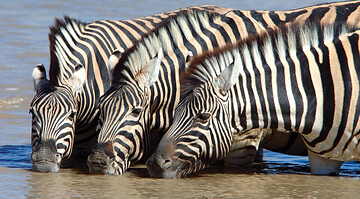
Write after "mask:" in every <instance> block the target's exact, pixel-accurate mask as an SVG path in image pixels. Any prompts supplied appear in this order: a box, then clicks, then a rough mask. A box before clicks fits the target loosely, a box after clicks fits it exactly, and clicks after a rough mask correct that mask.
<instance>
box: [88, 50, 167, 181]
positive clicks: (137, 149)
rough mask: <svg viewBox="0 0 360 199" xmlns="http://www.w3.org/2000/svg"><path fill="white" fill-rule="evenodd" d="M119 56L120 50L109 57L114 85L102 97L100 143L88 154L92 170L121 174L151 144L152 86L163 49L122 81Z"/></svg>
mask: <svg viewBox="0 0 360 199" xmlns="http://www.w3.org/2000/svg"><path fill="white" fill-rule="evenodd" d="M120 57H121V50H120V51H115V52H114V53H113V55H112V56H111V57H110V58H109V68H110V69H111V71H112V75H111V78H112V86H111V88H110V89H109V90H108V91H107V92H106V93H105V94H104V96H103V97H102V98H101V99H100V103H99V110H100V117H99V125H98V131H99V137H98V144H97V146H96V147H95V149H94V151H93V153H92V154H91V155H90V156H89V157H88V167H89V171H90V173H100V174H110V175H121V174H122V173H123V172H124V171H125V170H126V169H127V168H128V167H129V166H130V163H131V162H136V161H138V160H140V159H141V158H142V157H143V155H144V153H145V151H146V148H147V147H148V143H147V142H149V140H148V139H149V138H148V132H147V131H148V129H149V128H150V127H149V125H150V124H149V123H148V121H149V117H150V110H149V109H150V107H149V98H150V94H151V93H150V89H151V87H152V85H153V83H154V82H155V81H156V80H157V79H158V75H159V70H160V65H161V59H162V57H163V52H162V49H161V48H160V50H159V52H158V53H157V55H156V56H155V57H153V58H152V59H150V61H148V62H147V63H145V64H144V65H143V66H140V67H139V68H141V70H139V71H138V72H137V75H135V77H134V78H125V79H126V80H125V81H121V83H119V82H117V81H118V80H117V79H114V78H115V77H114V70H117V69H114V67H115V65H116V67H121V66H120V65H119V63H120V62H118V61H119V59H120ZM124 72H126V69H125V71H124ZM123 80H124V79H123Z"/></svg>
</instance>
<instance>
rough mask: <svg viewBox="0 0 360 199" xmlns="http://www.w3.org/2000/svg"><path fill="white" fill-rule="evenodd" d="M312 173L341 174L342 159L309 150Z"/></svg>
mask: <svg viewBox="0 0 360 199" xmlns="http://www.w3.org/2000/svg"><path fill="white" fill-rule="evenodd" d="M308 155H309V163H310V170H311V174H313V175H339V172H340V167H341V165H342V164H343V162H342V161H336V160H330V159H326V158H323V157H320V156H319V155H317V154H315V153H313V152H311V151H310V150H308Z"/></svg>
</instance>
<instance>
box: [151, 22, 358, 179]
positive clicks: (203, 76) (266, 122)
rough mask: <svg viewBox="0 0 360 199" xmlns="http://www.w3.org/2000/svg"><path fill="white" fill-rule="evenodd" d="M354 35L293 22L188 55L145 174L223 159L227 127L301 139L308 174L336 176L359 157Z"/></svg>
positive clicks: (350, 30) (170, 173) (167, 173)
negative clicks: (169, 120) (170, 115)
mask: <svg viewBox="0 0 360 199" xmlns="http://www.w3.org/2000/svg"><path fill="white" fill-rule="evenodd" d="M359 36H360V29H358V27H356V28H354V27H351V26H350V27H348V26H346V25H344V24H334V25H332V26H322V25H321V24H320V23H319V22H314V23H309V25H305V26H299V25H298V24H295V25H293V26H289V27H284V28H282V29H280V30H275V31H269V32H268V33H264V34H261V35H258V36H253V37H250V38H247V39H244V40H240V41H239V42H238V43H237V44H235V45H228V46H226V47H223V48H219V49H215V50H213V51H209V52H206V53H204V54H202V55H199V56H197V57H194V58H193V60H192V62H191V63H190V65H189V68H188V69H187V71H186V72H184V73H183V74H182V75H181V80H180V82H181V93H182V95H183V100H182V101H181V102H180V103H179V105H178V106H177V108H176V111H175V116H174V122H173V124H172V125H171V127H170V128H169V130H168V132H167V133H166V134H165V135H164V136H163V138H162V140H161V142H160V144H159V146H158V148H157V150H156V152H155V153H154V154H153V156H152V157H151V158H150V159H149V160H148V161H147V166H148V169H149V171H150V174H151V175H152V176H154V177H163V178H176V177H183V176H186V175H187V174H189V173H192V172H196V171H199V170H201V169H203V168H205V167H206V166H208V165H210V164H211V163H213V162H214V161H216V160H219V159H222V158H224V157H225V155H226V153H227V152H228V151H229V149H230V145H231V139H232V134H233V133H234V132H238V133H240V134H241V133H242V132H246V131H248V130H251V129H275V130H280V131H284V130H285V131H293V132H298V133H299V134H300V135H301V136H302V138H303V140H304V142H305V144H306V146H307V148H308V151H309V162H310V168H311V172H312V173H313V174H322V175H333V174H335V175H337V174H338V173H339V170H340V166H341V164H342V163H343V162H344V161H353V160H359V159H360V148H359V139H360V137H359V130H360V118H359V116H360V98H359V97H360V95H359V93H360V92H359V91H360V89H359V80H360V70H359V67H360V53H359V47H360V45H359V44H360V43H359Z"/></svg>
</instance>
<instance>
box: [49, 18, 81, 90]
mask: <svg viewBox="0 0 360 199" xmlns="http://www.w3.org/2000/svg"><path fill="white" fill-rule="evenodd" d="M85 25H86V23H84V22H80V21H78V20H76V19H72V18H70V17H68V16H64V17H63V18H62V19H59V18H55V25H53V26H51V27H50V33H49V42H50V70H49V76H50V85H51V86H58V85H59V84H60V82H59V80H60V77H61V75H62V74H61V73H62V71H63V70H64V69H63V68H62V67H64V66H63V65H62V63H60V60H59V56H64V54H62V53H61V52H60V51H61V50H60V49H59V47H60V46H61V47H64V45H65V46H67V47H68V48H70V50H71V51H72V50H73V49H72V48H71V46H70V45H69V43H68V41H70V42H71V43H75V44H76V40H75V39H76V38H73V37H74V35H75V34H73V33H74V30H82V29H83V28H84V26H85ZM66 59H68V58H66ZM73 64H74V68H73V69H74V70H75V66H76V63H73Z"/></svg>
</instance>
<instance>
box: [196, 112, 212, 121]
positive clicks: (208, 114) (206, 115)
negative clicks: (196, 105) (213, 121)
mask: <svg viewBox="0 0 360 199" xmlns="http://www.w3.org/2000/svg"><path fill="white" fill-rule="evenodd" d="M210 116H211V114H210V113H202V114H200V115H198V117H197V118H198V119H200V120H203V121H205V120H208V119H209V118H210Z"/></svg>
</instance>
